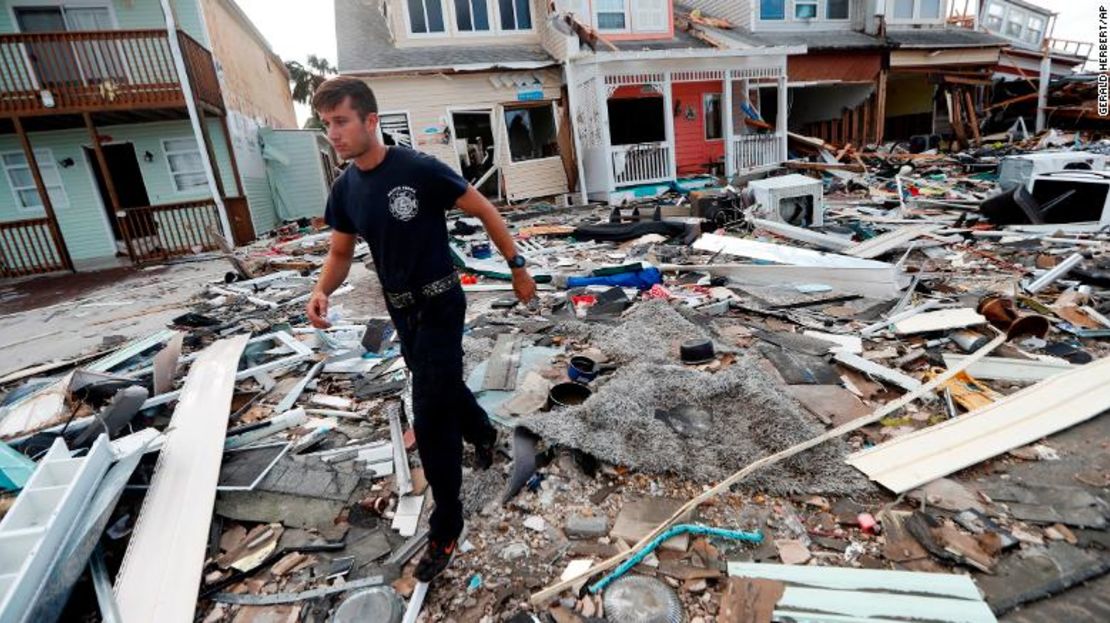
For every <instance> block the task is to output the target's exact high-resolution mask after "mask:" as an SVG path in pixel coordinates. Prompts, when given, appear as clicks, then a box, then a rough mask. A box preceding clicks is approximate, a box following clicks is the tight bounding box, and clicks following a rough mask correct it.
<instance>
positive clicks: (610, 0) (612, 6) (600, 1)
mask: <svg viewBox="0 0 1110 623" xmlns="http://www.w3.org/2000/svg"><path fill="white" fill-rule="evenodd" d="M624 3H625V0H596V1H595V2H594V6H595V7H596V8H597V28H598V30H625V29H627V28H628V17H627V15H626V14H625V6H624Z"/></svg>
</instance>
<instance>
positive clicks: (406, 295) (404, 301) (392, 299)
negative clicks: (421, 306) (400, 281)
mask: <svg viewBox="0 0 1110 623" xmlns="http://www.w3.org/2000/svg"><path fill="white" fill-rule="evenodd" d="M385 298H386V299H388V300H389V304H390V305H392V306H394V307H398V308H399V307H408V306H410V305H412V304H413V303H415V302H416V297H415V296H413V294H412V292H386V293H385Z"/></svg>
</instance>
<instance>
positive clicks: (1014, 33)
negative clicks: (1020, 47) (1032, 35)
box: [1006, 14, 1021, 39]
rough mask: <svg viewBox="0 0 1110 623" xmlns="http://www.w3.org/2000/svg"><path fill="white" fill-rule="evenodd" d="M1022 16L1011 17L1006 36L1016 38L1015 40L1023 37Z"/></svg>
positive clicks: (1007, 23)
mask: <svg viewBox="0 0 1110 623" xmlns="http://www.w3.org/2000/svg"><path fill="white" fill-rule="evenodd" d="M1020 20H1021V16H1020V15H1014V14H1011V15H1010V20H1009V21H1007V22H1006V36H1008V37H1014V38H1015V39H1017V38H1020V37H1021V21H1020Z"/></svg>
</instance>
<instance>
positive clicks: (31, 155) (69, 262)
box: [12, 117, 74, 271]
mask: <svg viewBox="0 0 1110 623" xmlns="http://www.w3.org/2000/svg"><path fill="white" fill-rule="evenodd" d="M12 123H13V124H14V125H15V133H16V134H18V135H19V144H20V145H21V146H22V147H23V157H24V158H26V159H27V167H28V168H29V169H31V177H33V178H34V179H35V189H36V190H38V191H39V198H40V199H42V208H43V210H45V211H46V217H47V218H48V219H50V237H51V238H52V239H53V240H54V248H55V249H56V250H57V251H58V254H59V255H60V256H61V259H62V264H63V265H64V266H65V268H66V270H70V271H73V270H74V268H73V258H71V257H70V256H69V249H67V248H66V243H65V240H64V239H63V238H62V230H61V229H60V228H59V227H58V216H57V215H56V214H55V213H54V204H53V203H52V202H51V201H50V193H49V192H47V190H46V183H45V182H43V181H42V172H41V171H39V161H38V159H37V158H35V152H34V150H33V149H31V140H30V139H29V138H27V132H26V130H24V129H23V121H22V120H21V119H20V118H19V117H12Z"/></svg>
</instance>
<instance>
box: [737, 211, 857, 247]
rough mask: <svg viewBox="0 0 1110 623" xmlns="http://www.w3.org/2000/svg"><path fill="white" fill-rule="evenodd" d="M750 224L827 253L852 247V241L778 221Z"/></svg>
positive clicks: (763, 220) (754, 221) (757, 221)
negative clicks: (819, 248) (826, 250)
mask: <svg viewBox="0 0 1110 623" xmlns="http://www.w3.org/2000/svg"><path fill="white" fill-rule="evenodd" d="M752 224H753V225H755V226H756V227H759V228H760V229H766V230H767V231H769V232H771V233H772V234H776V235H779V236H782V237H783V238H789V239H791V240H797V241H799V242H805V243H808V244H812V245H814V246H818V247H821V248H822V249H828V250H829V251H837V252H840V251H843V250H844V249H846V248H848V247H851V246H852V244H853V243H852V241H851V240H849V239H847V238H844V237H841V236H833V235H831V234H823V233H821V232H817V231H813V230H812V229H807V228H805V227H797V226H794V225H790V224H788V223H780V222H778V221H768V220H765V219H758V218H757V219H752Z"/></svg>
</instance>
